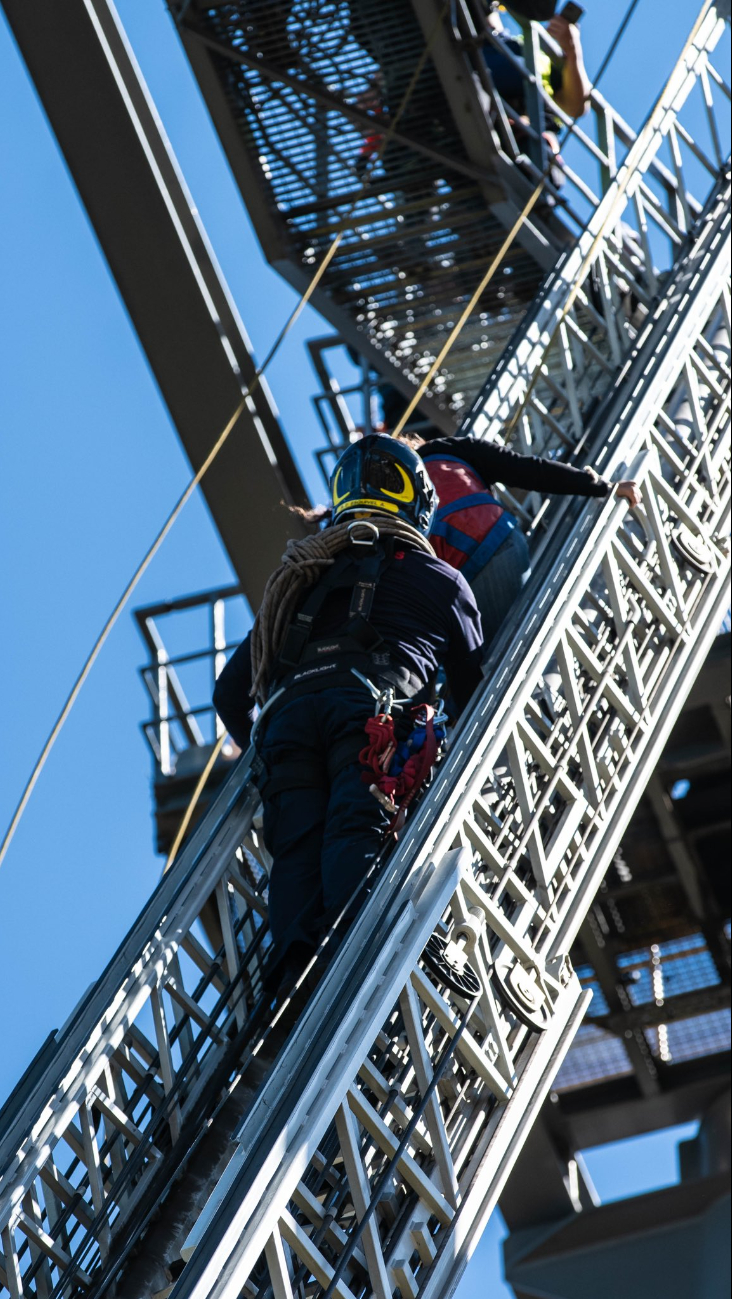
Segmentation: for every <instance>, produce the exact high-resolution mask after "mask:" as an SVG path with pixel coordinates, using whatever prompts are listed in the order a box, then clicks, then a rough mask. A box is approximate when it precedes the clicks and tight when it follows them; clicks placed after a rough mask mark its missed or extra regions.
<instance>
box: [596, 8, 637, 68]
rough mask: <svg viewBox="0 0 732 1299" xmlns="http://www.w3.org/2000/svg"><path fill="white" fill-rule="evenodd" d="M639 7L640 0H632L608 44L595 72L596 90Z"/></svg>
mask: <svg viewBox="0 0 732 1299" xmlns="http://www.w3.org/2000/svg"><path fill="white" fill-rule="evenodd" d="M637 8H638V0H630V4H629V5H628V8H627V9H626V11H625V14H624V16H623V18H622V19H621V20H620V24H619V26H618V30H617V31H616V33H615V35H614V36H613V38H612V40H611V42H610V44H609V45H608V48H607V51H606V53H605V57H604V59H603V60H602V63H601V64H600V66H599V68H598V69H597V72H596V73H595V78H594V80H593V82H592V87H593V89H594V90H597V87H598V86H599V84H600V81H601V80H602V78H603V77H604V75H605V73H606V71H607V69H608V65H609V63H610V60H611V59H612V57H613V55H614V53H615V51H616V49H617V48H618V45H619V44H620V42H621V40H622V39H623V36H624V35H625V29H626V27H627V26H628V23H629V22H630V20H631V18H632V17H633V14H634V13H635V11H636V9H637Z"/></svg>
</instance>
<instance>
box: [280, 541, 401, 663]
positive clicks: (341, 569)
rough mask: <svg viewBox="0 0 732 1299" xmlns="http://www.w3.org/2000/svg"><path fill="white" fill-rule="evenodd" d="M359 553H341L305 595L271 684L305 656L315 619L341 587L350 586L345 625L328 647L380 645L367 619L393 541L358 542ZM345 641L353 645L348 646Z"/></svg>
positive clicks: (392, 547) (361, 647)
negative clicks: (282, 668)
mask: <svg viewBox="0 0 732 1299" xmlns="http://www.w3.org/2000/svg"><path fill="white" fill-rule="evenodd" d="M359 552H360V553H358V554H354V553H353V551H352V550H350V551H349V550H344V551H341V553H340V554H339V555H338V556H337V557H336V559H335V560H334V561H333V563H332V564H331V566H330V568H329V569H328V570H327V572H326V573H324V574H323V576H322V577H321V578H320V579H319V581H318V582H317V583H316V585H315V586H314V588H313V589H312V591H310V592H309V594H308V595H307V597H306V599H305V601H304V603H303V604H302V606H301V607H300V609H299V610H298V612H297V613H296V614H295V617H294V618H293V620H292V622H291V624H290V626H289V628H288V630H287V634H286V636H285V640H284V644H283V646H282V649H281V651H280V654H279V656H278V661H277V663H276V664H275V667H274V671H273V673H272V679H273V680H275V679H276V677H277V674H278V669H280V668H281V667H282V666H283V665H284V666H285V667H298V666H299V665H300V663H302V662H303V660H304V659H305V658H306V657H307V656H308V651H309V650H310V649H311V645H310V642H311V640H312V634H313V624H314V622H315V619H316V618H317V616H318V614H319V613H320V611H321V609H322V607H323V605H324V604H325V601H326V600H327V598H328V596H329V595H330V594H331V593H332V592H333V591H337V590H342V589H343V588H344V587H349V586H353V594H352V596H351V604H350V608H349V616H348V621H347V622H346V623H345V624H344V625H343V626H341V628H339V629H338V630H337V631H336V632H335V633H334V635H333V636H332V637H331V638H329V644H334V643H337V642H338V641H342V648H343V649H349V648H354V647H355V648H358V649H362V650H365V651H367V652H369V651H371V650H374V649H375V648H376V647H377V646H378V645H381V644H382V643H383V637H382V636H381V635H380V634H379V633H378V632H377V631H376V629H375V628H374V627H372V625H371V623H370V622H369V621H368V619H369V615H370V613H371V609H372V606H373V603H374V595H375V593H376V587H377V585H378V582H379V578H380V577H381V575H382V573H383V571H384V569H385V568H386V566H387V564H389V563H390V562H391V560H392V558H393V555H394V538H393V537H387V538H385V539H384V540H383V541H382V540H381V539H379V540H378V541H374V542H371V543H363V542H359ZM354 579H355V580H354ZM349 641H350V642H353V644H352V645H349ZM316 645H317V642H316ZM313 650H314V652H313V653H312V654H311V655H310V657H319V652H318V650H317V648H315V647H313Z"/></svg>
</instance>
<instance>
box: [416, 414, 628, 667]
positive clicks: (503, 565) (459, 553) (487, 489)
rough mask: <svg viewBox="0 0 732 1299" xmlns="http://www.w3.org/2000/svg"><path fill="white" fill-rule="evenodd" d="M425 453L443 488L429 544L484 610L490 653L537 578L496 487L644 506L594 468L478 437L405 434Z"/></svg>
mask: <svg viewBox="0 0 732 1299" xmlns="http://www.w3.org/2000/svg"><path fill="white" fill-rule="evenodd" d="M400 437H403V438H404V441H405V442H406V443H407V445H408V446H411V447H412V448H413V449H414V450H416V451H417V452H418V453H419V455H421V457H422V459H423V461H424V463H425V465H426V466H427V471H428V473H429V475H430V478H431V479H432V481H433V483H434V485H435V488H436V490H437V497H438V507H437V510H436V512H435V518H434V520H433V523H432V529H431V532H430V540H431V542H432V545H433V546H434V549H435V552H436V554H437V555H438V556H439V557H440V559H444V560H445V561H446V562H447V563H448V564H452V565H453V567H454V568H457V569H458V571H459V572H461V573H462V575H463V577H464V578H465V579H466V581H467V582H468V583H469V584H470V586H471V588H472V591H473V594H474V596H475V601H476V604H477V606H478V609H479V611H480V616H481V621H482V625H483V635H484V638H485V647H486V649H487V648H488V646H489V645H490V643H491V641H492V640H493V638H494V637H495V635H496V634H497V632H498V631H499V629H500V627H501V626H502V624H503V623H504V622H505V619H506V616H507V614H508V612H509V610H510V608H511V606H512V604H513V603H514V601H515V600H516V599H517V597H518V596H519V595H520V593H521V591H522V589H523V587H524V586H525V584H526V582H527V581H528V579H529V577H530V576H531V561H530V557H529V547H528V544H527V542H526V538H525V536H524V534H523V532H522V531H521V528H520V527H519V524H518V521H517V520H516V519H515V518H514V516H513V515H512V514H511V513H510V512H509V511H508V510H507V509H505V507H504V506H503V505H501V503H500V501H498V500H497V499H496V497H495V496H494V495H493V488H492V486H491V484H492V483H494V482H500V483H503V484H504V486H506V487H521V488H524V489H525V490H526V491H533V492H539V493H540V494H541V495H542V496H548V495H552V494H556V495H558V496H595V497H600V498H605V499H606V498H607V497H608V496H610V495H611V493H614V494H615V495H616V496H620V497H624V498H625V499H626V500H627V501H628V503H629V504H630V505H632V506H635V505H638V504H639V503H640V492H639V490H638V487H637V485H636V483H635V482H632V481H630V480H624V481H622V482H618V483H611V482H608V481H607V480H606V479H604V478H601V477H600V476H599V474H597V473H595V471H594V469H589V468H585V469H578V468H575V467H574V466H573V465H565V464H562V463H561V461H559V460H548V459H544V458H543V457H542V456H527V455H522V454H521V453H520V452H518V451H513V450H512V449H511V448H510V447H505V446H499V445H498V444H497V443H495V442H486V441H481V440H479V439H477V438H472V437H435V438H430V439H429V440H428V441H426V440H425V439H424V438H422V437H421V435H419V434H417V433H413V432H410V431H408V430H407V431H405V433H404V434H402V435H400Z"/></svg>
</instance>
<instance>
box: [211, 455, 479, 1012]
mask: <svg viewBox="0 0 732 1299" xmlns="http://www.w3.org/2000/svg"><path fill="white" fill-rule="evenodd" d="M331 491H332V518H331V521H330V523H329V524H328V526H326V527H325V528H323V529H322V530H321V531H320V532H318V533H317V534H316V535H315V536H311V537H308V538H306V539H305V540H301V541H291V542H289V544H288V547H287V551H286V553H285V555H284V557H283V564H282V566H281V568H279V569H278V570H277V571H276V572H275V573H274V574H273V575H272V577H271V578H270V580H269V582H268V584H267V588H266V591H265V595H264V599H263V602H262V607H261V608H260V610H259V613H258V615H257V619H256V622H255V625H254V628H253V630H252V632H251V633H250V634H249V636H247V638H246V640H245V641H244V642H243V643H242V644H241V645H240V646H239V648H238V649H237V650H236V651H235V653H234V655H233V656H232V658H231V659H230V660H229V662H228V663H227V665H226V667H225V668H224V670H223V672H222V673H221V675H220V677H219V679H218V681H217V683H216V689H215V692H214V706H215V708H216V711H217V713H218V714H219V716H220V718H221V720H222V722H223V724H224V726H225V727H226V728H227V730H228V732H229V734H230V735H231V736H232V738H233V739H234V740H235V741H236V743H237V744H239V745H240V746H241V747H242V748H246V746H247V745H248V743H249V737H250V732H251V729H252V720H253V708H254V704H255V701H256V702H257V703H258V704H259V707H260V709H261V714H260V717H259V719H258V720H257V727H256V733H255V747H256V750H257V753H258V758H259V768H260V770H259V774H258V776H257V783H258V784H259V787H260V789H261V793H262V800H263V805H264V826H263V832H264V841H265V844H266V847H267V849H268V851H269V852H270V854H271V856H272V859H273V864H272V870H271V875H270V888H269V913H270V924H271V931H272V937H273V939H274V944H275V957H276V962H275V964H274V970H275V971H276V977H277V979H278V980H279V983H280V987H281V988H282V989H284V988H287V987H289V986H291V985H292V983H293V982H294V980H295V979H296V978H297V977H298V976H299V974H300V973H301V971H302V970H303V969H304V968H305V966H306V965H307V963H308V960H309V959H310V957H311V955H312V954H313V952H314V951H315V948H316V946H317V944H318V941H319V939H320V937H321V935H322V934H323V932H325V931H326V930H327V928H329V926H330V924H331V923H332V921H333V919H334V918H335V916H336V915H337V914H338V913H339V911H340V910H341V909H342V908H343V907H344V906H345V905H346V904H348V902H349V899H351V898H352V897H353V895H354V891H356V892H358V889H359V886H360V884H361V883H362V881H363V879H364V877H365V876H366V874H367V873H368V870H369V868H370V866H371V864H372V862H373V861H374V859H375V857H376V856H377V854H378V852H379V850H380V847H381V843H382V840H383V836H384V832H385V831H386V830H387V829H388V828H389V826H390V817H389V815H388V813H387V811H386V810H385V808H384V806H383V804H382V802H380V801H378V800H377V798H375V797H374V796H373V794H372V793H371V792H370V790H369V777H368V772H367V771H366V773H365V774H366V780H364V779H363V775H364V768H363V767H362V766H361V764H360V763H359V754H360V753H361V752H362V751H363V750H364V749H366V748H367V747H368V745H369V738H368V735H367V732H366V729H365V728H366V724H367V722H369V721H372V720H373V717H374V712H375V708H374V697H375V696H378V695H379V694H380V692H386V691H387V690H388V689H391V690H393V692H394V693H395V695H396V696H398V697H399V698H400V699H402V700H403V701H404V714H405V715H409V712H410V709H411V708H413V707H415V706H416V705H418V704H421V703H422V702H427V701H428V700H429V699H430V698H431V696H432V692H433V689H434V683H435V679H436V677H437V673H438V670H439V669H440V668H441V667H442V668H444V669H445V672H446V675H447V680H448V684H449V687H450V690H451V694H452V698H453V700H454V703H455V705H456V708H457V710H458V711H459V710H461V709H462V708H464V706H465V705H466V704H467V702H468V700H469V698H470V696H471V694H472V693H473V691H474V689H475V688H476V686H477V685H478V684H479V682H480V679H481V672H480V664H481V660H482V645H483V635H482V631H481V626H480V617H479V614H478V610H477V608H476V604H475V600H474V597H473V594H472V592H471V590H470V587H469V586H468V584H467V582H466V581H465V579H464V578H463V577H462V576H461V574H460V573H458V572H456V570H455V568H454V567H452V566H450V565H449V564H447V563H445V562H444V560H442V559H438V557H437V556H436V554H435V552H434V550H433V548H432V545H431V543H430V542H429V540H428V539H427V538H428V533H429V530H430V526H431V523H432V518H433V515H434V510H435V503H436V496H435V490H434V487H433V485H432V482H431V481H430V478H429V477H428V474H427V471H426V469H425V467H424V465H423V463H422V461H421V459H420V457H419V456H418V455H417V454H416V453H415V452H414V451H413V450H412V449H411V448H410V447H408V446H407V445H405V444H404V443H403V442H399V441H398V440H396V439H393V438H389V437H384V436H380V435H378V434H370V435H369V436H367V437H364V438H363V439H362V440H361V441H359V442H356V443H354V444H353V445H352V446H350V447H349V448H348V449H347V450H346V451H344V452H343V454H342V455H341V457H340V459H339V460H338V463H337V464H336V467H335V470H334V473H333V477H332V479H331ZM370 779H371V780H372V781H373V779H374V776H373V773H372V774H371V777H370ZM349 914H350V913H349ZM270 977H272V976H271V975H270Z"/></svg>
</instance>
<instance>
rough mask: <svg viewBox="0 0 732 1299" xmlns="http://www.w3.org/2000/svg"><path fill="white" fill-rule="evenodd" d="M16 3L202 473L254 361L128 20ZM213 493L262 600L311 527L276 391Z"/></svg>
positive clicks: (207, 485) (78, 179)
mask: <svg viewBox="0 0 732 1299" xmlns="http://www.w3.org/2000/svg"><path fill="white" fill-rule="evenodd" d="M3 7H4V9H5V13H6V15H7V18H8V21H9V23H10V27H11V30H12V32H13V34H14V36H15V39H16V41H17V43H18V47H19V49H20V52H21V54H22V56H23V58H24V60H25V62H26V65H27V67H28V70H29V72H30V75H31V77H32V78H33V81H34V83H35V86H36V89H37V91H38V94H39V97H40V99H41V102H42V104H43V107H44V109H45V112H46V115H47V117H48V120H49V123H50V125H51V127H52V129H53V131H54V133H55V135H56V138H57V140H58V143H59V145H60V147H61V150H62V153H63V155H64V157H65V159H66V163H67V165H68V168H69V171H70V172H71V175H72V178H73V180H74V182H75V184H76V187H77V189H78V191H79V195H80V197H81V200H82V202H83V204H84V206H85V208H86V210H87V213H88V215H89V218H90V220H91V223H92V225H93V227H94V229H95V232H96V235H97V238H98V240H99V243H100V245H101V247H102V250H103V252H104V254H105V257H106V259H107V262H108V265H109V268H110V271H111V272H112V275H113V276H114V278H115V280H116V282H117V285H118V287H119V290H120V293H121V295H122V299H123V301H124V303H125V306H126V308H127V311H128V312H129V315H130V318H131V320H132V323H133V325H134V327H135V329H136V331H137V333H138V336H139V338H140V342H141V343H142V346H143V348H144V349H145V352H146V354H147V358H148V361H149V363H150V367H151V369H152V371H153V374H154V375H155V378H156V380H157V382H158V385H159V388H160V391H161V394H162V396H163V398H164V400H165V402H166V404H167V407H168V410H169V411H170V414H171V417H172V419H173V423H174V425H175V427H176V429H177V432H178V435H179V437H180V439H181V441H182V443H183V446H184V448H185V451H186V454H187V456H188V458H189V460H190V462H191V465H192V466H193V467H194V469H197V468H198V467H199V466H200V465H201V463H202V462H203V460H204V459H205V457H206V455H207V453H208V452H209V450H210V448H211V446H212V445H213V443H214V442H215V440H216V438H217V437H218V435H219V433H220V432H221V430H222V429H223V428H224V426H225V425H226V423H227V421H228V420H229V418H230V417H231V415H232V413H233V412H234V410H235V409H236V407H237V405H238V404H239V402H240V401H241V397H242V392H243V391H244V390H245V389H246V388H247V387H248V386H249V385H250V384H251V383H252V382H253V380H254V376H255V363H254V360H253V357H252V353H251V349H250V344H249V340H248V338H247V335H246V331H245V329H244V326H243V324H242V321H241V319H240V317H239V314H238V311H237V309H236V306H235V304H234V302H233V299H232V297H231V294H230V293H229V290H228V288H227V285H226V282H225V280H224V278H223V275H222V273H221V269H220V267H219V266H218V264H217V262H216V258H215V255H214V252H213V249H212V248H211V245H210V243H209V241H208V238H207V235H206V232H205V230H204V228H203V226H202V224H201V220H200V217H199V216H198V214H197V212H196V210H195V208H194V205H193V202H192V199H191V196H190V194H189V192H188V189H187V187H186V184H185V181H184V179H183V176H182V174H181V171H180V168H179V166H178V163H177V161H176V158H175V155H174V154H173V151H172V148H171V146H170V142H169V141H168V139H167V137H166V135H165V132H164V130H163V127H162V123H161V122H160V119H159V117H158V115H157V112H156V110H155V106H154V104H153V101H152V99H151V96H150V92H149V91H148V89H147V86H146V85H145V82H144V80H143V77H142V74H141V72H140V69H139V67H138V66H137V63H136V61H135V58H134V55H133V53H132V50H131V49H130V46H129V43H128V41H127V38H126V36H125V33H124V30H123V28H122V25H121V23H120V20H119V18H118V16H117V13H116V11H115V9H114V7H113V5H112V3H111V0H66V3H64V4H63V5H58V4H55V3H54V0H34V3H33V4H27V3H24V0H3ZM60 51H63V53H62V55H61V54H60ZM202 490H203V493H204V496H205V498H206V502H207V504H208V507H209V509H210V511H211V514H212V515H213V519H214V522H215V524H216V527H217V528H218V531H219V533H220V534H221V538H222V540H223V543H224V546H225V547H226V549H227V551H228V553H229V556H230V558H231V562H232V564H233V566H234V569H235V571H236V573H237V575H238V577H239V578H240V580H241V583H242V586H243V587H244V590H245V593H246V595H247V597H248V599H249V600H250V602H251V603H252V604H253V605H256V604H258V603H259V600H260V597H261V594H262V591H263V589H264V584H265V582H266V580H267V577H268V576H269V574H270V572H271V571H272V569H273V567H274V566H275V565H276V563H277V562H278V560H279V556H280V553H281V550H282V546H283V544H284V541H285V538H286V537H287V536H288V535H297V534H298V533H299V531H300V525H299V524H298V523H296V522H295V521H294V520H293V518H292V516H291V515H289V514H288V512H287V510H286V509H285V508H284V506H283V504H282V502H284V503H285V504H306V503H307V494H306V491H305V488H304V486H303V484H302V481H301V479H300V475H299V472H298V469H297V466H296V465H295V462H294V460H293V458H292V454H291V452H290V450H289V447H288V445H287V442H286V441H285V438H284V435H283V433H282V429H281V427H280V424H279V421H278V418H277V413H276V409H275V406H274V404H273V401H272V399H271V396H270V394H269V392H268V390H267V387H266V385H265V384H260V385H259V387H258V388H257V389H256V391H255V393H254V395H253V396H252V397H251V398H249V399H248V400H247V407H246V410H245V412H244V414H243V415H242V416H241V418H240V420H239V423H238V426H237V427H236V428H235V430H234V432H233V433H232V435H231V437H230V438H229V440H228V442H227V443H226V445H225V446H224V448H223V450H222V451H221V453H220V455H219V456H218V458H217V460H216V461H215V462H214V464H213V465H212V467H211V469H210V470H209V472H208V474H207V475H206V478H205V479H204V481H203V484H202ZM253 538H256V545H253V544H252V541H253Z"/></svg>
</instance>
